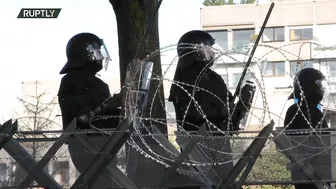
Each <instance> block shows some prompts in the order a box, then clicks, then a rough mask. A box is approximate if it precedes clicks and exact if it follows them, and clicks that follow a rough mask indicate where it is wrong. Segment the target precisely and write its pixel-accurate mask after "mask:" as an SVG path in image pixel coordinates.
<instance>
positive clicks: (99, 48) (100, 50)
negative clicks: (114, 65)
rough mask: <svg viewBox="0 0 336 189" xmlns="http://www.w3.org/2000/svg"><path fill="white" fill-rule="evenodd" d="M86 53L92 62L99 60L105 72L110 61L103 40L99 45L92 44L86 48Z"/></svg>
mask: <svg viewBox="0 0 336 189" xmlns="http://www.w3.org/2000/svg"><path fill="white" fill-rule="evenodd" d="M87 51H88V53H89V54H90V56H91V57H92V59H93V60H97V61H99V60H101V61H102V62H103V66H104V68H105V70H107V68H108V65H109V62H110V61H111V60H112V59H111V57H110V54H109V52H108V50H107V48H106V45H105V43H104V40H103V39H101V44H97V43H94V44H92V45H89V46H88V47H87Z"/></svg>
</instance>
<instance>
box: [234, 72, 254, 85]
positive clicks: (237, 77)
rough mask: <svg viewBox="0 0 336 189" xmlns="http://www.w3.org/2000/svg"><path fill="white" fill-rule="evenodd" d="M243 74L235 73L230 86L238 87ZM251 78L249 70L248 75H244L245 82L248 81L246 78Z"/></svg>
mask: <svg viewBox="0 0 336 189" xmlns="http://www.w3.org/2000/svg"><path fill="white" fill-rule="evenodd" d="M241 76H242V73H234V74H233V77H232V86H231V87H230V88H236V87H237V85H238V82H239V80H240V78H241ZM251 78H252V77H251V73H249V72H247V73H246V75H245V77H244V80H243V82H244V81H246V80H249V79H251Z"/></svg>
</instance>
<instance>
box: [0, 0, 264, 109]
mask: <svg viewBox="0 0 336 189" xmlns="http://www.w3.org/2000/svg"><path fill="white" fill-rule="evenodd" d="M264 1H268V0H259V3H262V2H264ZM202 2H203V0H163V2H162V4H161V7H160V10H159V35H160V46H161V47H164V46H167V45H171V44H175V43H177V41H178V39H179V38H180V37H181V35H183V34H184V33H185V32H187V31H189V30H193V29H201V27H200V8H201V7H202V6H203V5H202ZM22 8H61V9H62V10H61V12H60V14H59V16H58V18H57V19H17V16H18V14H19V12H20V10H21V9H22ZM0 26H1V29H0V34H1V35H0V41H1V43H0V56H1V59H0V63H1V69H0V89H1V90H0V111H1V110H5V109H10V108H12V107H14V106H15V105H16V104H17V100H16V97H19V96H21V93H22V91H21V85H22V84H21V83H22V82H25V81H34V80H39V81H43V80H55V79H56V80H58V79H61V77H62V76H61V75H59V71H60V70H61V68H62V67H63V66H64V64H65V62H66V60H67V59H66V56H65V47H66V44H67V42H68V40H69V39H70V38H71V37H72V36H73V35H75V34H77V33H80V32H91V33H94V34H96V35H97V36H99V37H100V38H102V39H104V41H105V44H106V46H107V48H108V50H109V53H110V55H111V56H112V59H113V61H112V62H110V64H109V69H108V71H102V72H101V75H102V77H105V78H106V77H119V75H118V74H119V73H118V72H119V66H118V64H119V63H118V61H119V60H118V53H119V52H118V36H117V25H116V20H115V15H114V12H113V9H112V6H111V4H110V3H109V1H108V0H100V1H93V0H71V1H70V0H57V1H55V0H29V1H28V0H10V1H9V0H2V1H1V2H0Z"/></svg>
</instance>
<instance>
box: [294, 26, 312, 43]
mask: <svg viewBox="0 0 336 189" xmlns="http://www.w3.org/2000/svg"><path fill="white" fill-rule="evenodd" d="M289 35H290V40H291V41H296V40H311V39H313V28H300V29H290V30H289Z"/></svg>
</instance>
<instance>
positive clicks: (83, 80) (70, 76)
mask: <svg viewBox="0 0 336 189" xmlns="http://www.w3.org/2000/svg"><path fill="white" fill-rule="evenodd" d="M109 96H110V91H109V87H108V85H107V84H106V83H104V82H103V81H102V80H100V79H99V78H97V77H96V76H95V73H90V72H89V71H88V70H85V68H84V69H81V70H75V71H70V72H69V73H67V74H66V75H65V76H64V77H63V78H62V81H61V85H60V89H59V92H58V102H59V104H60V108H61V112H62V121H63V129H65V128H66V127H67V126H68V125H69V124H70V122H71V121H72V120H73V119H74V118H75V117H78V116H81V115H83V114H88V113H89V112H90V111H93V110H94V109H96V108H97V107H98V106H99V105H100V104H101V103H102V102H104V100H105V99H107V98H108V97H109ZM119 112H120V111H119V109H118V107H108V108H107V109H105V110H103V111H101V112H99V113H98V114H96V115H97V116H98V115H115V116H119ZM118 123H119V119H118V118H113V119H107V120H101V121H96V122H93V123H92V124H93V125H94V126H95V127H98V128H115V127H117V126H118ZM77 126H78V127H79V128H81V129H89V128H91V127H90V126H89V124H88V123H81V122H77Z"/></svg>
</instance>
